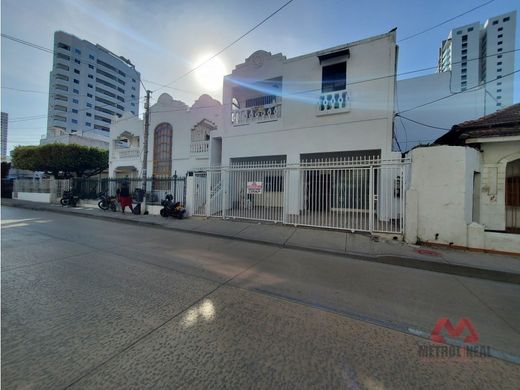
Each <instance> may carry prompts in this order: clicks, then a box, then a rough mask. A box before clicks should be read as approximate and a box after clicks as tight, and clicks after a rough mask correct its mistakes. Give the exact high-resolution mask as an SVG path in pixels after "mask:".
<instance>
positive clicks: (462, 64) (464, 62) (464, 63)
mask: <svg viewBox="0 0 520 390" xmlns="http://www.w3.org/2000/svg"><path fill="white" fill-rule="evenodd" d="M460 65H461V66H467V65H468V63H467V62H466V61H463V62H462V63H461V64H460Z"/></svg>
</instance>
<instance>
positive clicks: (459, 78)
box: [438, 11, 516, 113]
mask: <svg viewBox="0 0 520 390" xmlns="http://www.w3.org/2000/svg"><path fill="white" fill-rule="evenodd" d="M515 33H516V11H513V12H509V13H506V14H503V15H499V16H495V17H492V18H489V19H488V20H487V21H486V22H485V23H484V24H483V25H481V24H480V23H478V22H476V23H472V24H468V25H466V26H462V27H458V28H455V29H453V30H451V32H450V34H449V35H448V38H447V39H446V40H444V41H443V42H442V45H441V48H440V49H439V64H438V71H439V72H448V71H451V72H452V74H451V89H452V92H460V91H465V90H467V89H470V88H474V87H476V86H478V85H484V87H485V90H486V94H485V112H486V113H491V112H494V111H496V110H499V109H501V108H503V107H506V106H509V105H511V104H513V87H514V76H513V75H512V74H511V73H512V72H513V71H514V70H515V56H514V52H513V51H514V50H515Z"/></svg>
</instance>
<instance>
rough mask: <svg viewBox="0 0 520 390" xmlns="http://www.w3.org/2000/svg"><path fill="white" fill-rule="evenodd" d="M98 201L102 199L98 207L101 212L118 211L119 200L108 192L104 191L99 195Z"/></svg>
mask: <svg viewBox="0 0 520 390" xmlns="http://www.w3.org/2000/svg"><path fill="white" fill-rule="evenodd" d="M98 199H100V200H99V202H98V207H99V208H100V209H101V210H105V211H106V210H109V209H110V210H112V211H117V199H116V197H115V196H110V195H108V192H107V191H104V192H100V193H99V194H98Z"/></svg>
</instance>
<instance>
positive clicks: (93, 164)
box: [11, 144, 108, 178]
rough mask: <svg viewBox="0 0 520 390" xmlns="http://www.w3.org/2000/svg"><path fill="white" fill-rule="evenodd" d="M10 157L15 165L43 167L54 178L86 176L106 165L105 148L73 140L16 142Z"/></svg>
mask: <svg viewBox="0 0 520 390" xmlns="http://www.w3.org/2000/svg"><path fill="white" fill-rule="evenodd" d="M11 158H12V163H13V166H14V167H16V168H19V169H28V170H30V171H43V172H45V173H47V174H51V175H53V176H54V177H55V178H58V177H60V176H65V177H70V176H73V174H75V175H76V176H77V177H82V176H87V177H88V176H92V175H96V174H98V173H101V172H103V171H104V170H105V169H107V168H108V150H101V149H98V148H92V147H87V146H81V145H75V144H71V145H65V144H47V145H40V146H17V147H16V148H15V149H14V150H13V152H12V153H11Z"/></svg>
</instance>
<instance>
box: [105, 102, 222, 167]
mask: <svg viewBox="0 0 520 390" xmlns="http://www.w3.org/2000/svg"><path fill="white" fill-rule="evenodd" d="M221 111H222V105H221V104H220V102H218V101H217V100H215V99H213V98H211V97H210V96H208V95H202V96H200V97H199V98H198V99H197V100H196V101H195V102H194V103H193V105H192V106H191V107H189V106H187V105H186V104H185V103H183V102H181V101H179V100H174V99H173V98H172V97H171V96H170V95H168V94H167V93H163V94H162V95H161V96H159V99H158V100H157V103H155V104H154V105H152V106H151V107H150V126H149V136H148V162H147V170H148V176H149V177H152V176H155V177H171V176H173V175H174V174H175V173H177V174H178V175H179V176H185V175H186V173H187V172H188V171H193V170H194V169H196V168H199V167H204V166H207V165H208V158H209V140H210V133H211V132H212V131H214V130H216V129H217V127H218V126H219V125H220V120H221V115H222V112H221ZM143 134H144V122H143V120H141V119H139V118H137V117H135V116H134V115H132V114H130V113H125V114H124V115H123V116H122V117H121V118H115V119H114V121H113V124H112V126H111V128H110V153H109V155H110V157H109V174H110V176H111V177H125V176H129V177H140V176H141V170H142V161H143V142H142V141H143Z"/></svg>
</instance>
